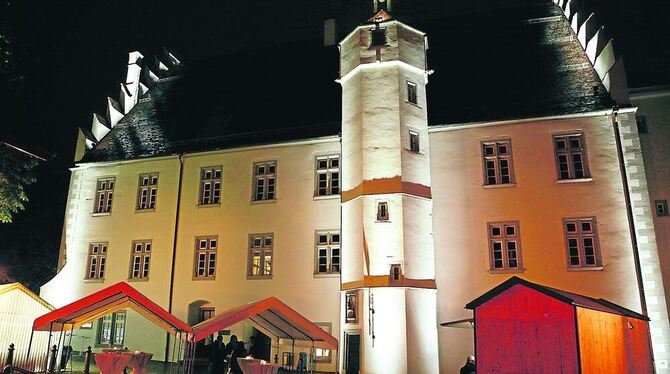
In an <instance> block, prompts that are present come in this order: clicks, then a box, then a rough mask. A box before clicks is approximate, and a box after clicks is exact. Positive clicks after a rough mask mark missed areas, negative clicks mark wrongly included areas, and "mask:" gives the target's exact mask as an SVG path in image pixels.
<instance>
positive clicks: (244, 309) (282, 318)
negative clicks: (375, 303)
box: [192, 297, 337, 349]
mask: <svg viewBox="0 0 670 374" xmlns="http://www.w3.org/2000/svg"><path fill="white" fill-rule="evenodd" d="M247 319H248V320H250V321H251V322H252V323H253V324H255V325H257V326H259V327H261V328H262V329H263V330H265V331H266V332H268V333H270V334H271V335H274V336H275V337H277V338H281V339H291V340H298V341H310V342H314V343H316V342H323V344H325V345H326V346H327V347H329V348H331V349H337V339H335V338H334V337H333V336H332V335H330V334H329V333H327V332H326V331H324V330H322V329H321V328H320V327H319V326H317V325H315V324H314V323H312V322H310V321H309V320H308V319H307V318H305V317H303V316H302V315H301V314H300V313H298V312H296V311H295V310H293V309H292V308H291V307H289V306H288V305H286V304H284V303H283V302H281V301H280V300H279V299H277V298H276V297H269V298H267V299H263V300H260V301H256V302H253V303H249V304H245V305H241V306H238V307H235V308H232V309H228V310H226V311H225V312H223V313H219V314H217V315H216V316H214V317H212V318H210V319H208V320H206V321H204V322H201V323H199V324H197V325H195V326H193V337H192V339H193V341H199V340H202V339H204V338H206V337H207V336H210V335H212V334H214V333H216V332H217V331H220V330H224V329H226V328H227V327H229V326H232V325H234V324H236V323H238V322H241V321H244V320H247Z"/></svg>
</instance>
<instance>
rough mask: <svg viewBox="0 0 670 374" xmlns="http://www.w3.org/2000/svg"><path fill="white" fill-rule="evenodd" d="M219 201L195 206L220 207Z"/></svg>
mask: <svg viewBox="0 0 670 374" xmlns="http://www.w3.org/2000/svg"><path fill="white" fill-rule="evenodd" d="M220 206H221V203H215V204H197V205H196V207H198V208H216V207H220Z"/></svg>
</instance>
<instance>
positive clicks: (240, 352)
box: [226, 342, 247, 374]
mask: <svg viewBox="0 0 670 374" xmlns="http://www.w3.org/2000/svg"><path fill="white" fill-rule="evenodd" d="M229 345H230V344H229ZM227 348H228V347H226V349H227ZM246 356H247V350H246V349H244V343H241V342H237V343H235V345H234V346H233V347H232V351H231V354H230V373H231V374H243V373H242V369H241V368H240V364H239V363H238V362H237V358H238V357H242V358H244V357H246Z"/></svg>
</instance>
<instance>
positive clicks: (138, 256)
mask: <svg viewBox="0 0 670 374" xmlns="http://www.w3.org/2000/svg"><path fill="white" fill-rule="evenodd" d="M131 251H132V252H131V254H130V279H148V278H149V263H150V260H151V240H138V241H134V242H133V246H132V249H131Z"/></svg>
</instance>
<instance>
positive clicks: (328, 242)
mask: <svg viewBox="0 0 670 374" xmlns="http://www.w3.org/2000/svg"><path fill="white" fill-rule="evenodd" d="M339 273H340V232H339V231H330V232H328V231H317V233H316V274H339Z"/></svg>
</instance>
